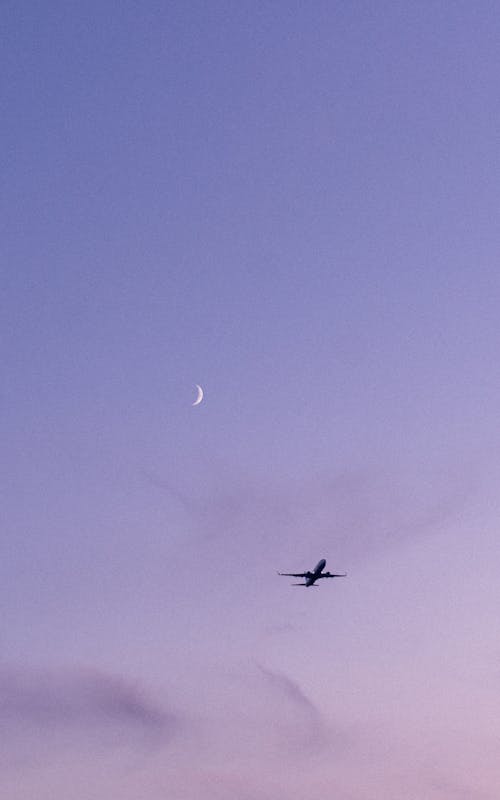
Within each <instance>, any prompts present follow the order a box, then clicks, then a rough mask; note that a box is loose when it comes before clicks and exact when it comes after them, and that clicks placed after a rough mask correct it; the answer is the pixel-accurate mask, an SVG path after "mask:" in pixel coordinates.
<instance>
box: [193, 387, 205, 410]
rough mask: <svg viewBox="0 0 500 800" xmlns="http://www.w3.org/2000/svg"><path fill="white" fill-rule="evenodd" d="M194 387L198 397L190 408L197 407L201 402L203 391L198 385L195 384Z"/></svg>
mask: <svg viewBox="0 0 500 800" xmlns="http://www.w3.org/2000/svg"><path fill="white" fill-rule="evenodd" d="M195 386H196V388H197V389H198V397H197V398H196V400H195V401H194V403H191V405H192V406H199V405H200V403H201V401H202V400H203V389H202V388H201V386H200V385H199V384H198V383H196V384H195Z"/></svg>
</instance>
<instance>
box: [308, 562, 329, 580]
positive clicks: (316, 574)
mask: <svg viewBox="0 0 500 800" xmlns="http://www.w3.org/2000/svg"><path fill="white" fill-rule="evenodd" d="M325 566H326V559H325V558H322V559H321V561H318V563H317V564H316V566H315V567H314V569H313V571H312V572H306V575H305V583H306V586H314V584H315V582H316V581H317V580H318V578H320V577H321V573H322V572H323V570H324V568H325Z"/></svg>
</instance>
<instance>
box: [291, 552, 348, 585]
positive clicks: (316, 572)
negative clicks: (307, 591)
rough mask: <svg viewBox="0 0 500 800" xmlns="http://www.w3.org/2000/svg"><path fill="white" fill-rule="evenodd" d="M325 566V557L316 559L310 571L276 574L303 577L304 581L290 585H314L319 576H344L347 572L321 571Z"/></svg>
mask: <svg viewBox="0 0 500 800" xmlns="http://www.w3.org/2000/svg"><path fill="white" fill-rule="evenodd" d="M325 567H326V559H325V558H322V559H321V561H318V563H317V564H316V566H315V567H314V569H313V571H312V572H278V575H288V577H289V578H304V579H305V583H292V584H291V586H314V585H315V583H316V581H318V580H319V579H320V578H345V577H346V575H347V572H344V573H342V574H340V573H334V572H323V570H324V568H325Z"/></svg>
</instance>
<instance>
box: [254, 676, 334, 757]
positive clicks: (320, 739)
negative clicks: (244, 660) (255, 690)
mask: <svg viewBox="0 0 500 800" xmlns="http://www.w3.org/2000/svg"><path fill="white" fill-rule="evenodd" d="M258 667H259V670H260V672H261V674H262V676H263V678H264V681H265V684H266V686H267V688H268V689H269V690H270V691H271V692H272V693H273V695H274V698H275V700H276V701H277V710H278V716H277V722H278V724H281V726H282V727H283V728H284V731H285V733H286V736H287V739H288V741H289V743H290V745H291V746H292V747H293V748H295V747H298V748H300V749H301V750H303V751H305V752H308V753H311V752H320V751H322V750H324V749H325V748H326V747H327V746H328V745H330V744H333V743H334V739H335V738H336V737H335V735H334V731H332V729H331V728H330V727H329V726H328V724H327V723H326V721H325V720H324V718H323V716H322V714H321V711H320V710H319V708H318V707H317V706H316V705H315V704H314V703H313V702H312V700H311V699H310V698H309V697H308V696H307V695H306V694H305V692H304V691H303V689H302V688H301V686H300V685H299V683H297V681H295V680H293V679H292V678H290V677H289V676H288V675H285V674H284V673H283V672H275V671H274V670H271V669H269V668H268V667H264V666H262V665H261V664H259V665H258ZM284 706H287V707H288V711H289V712H291V713H286V709H285V708H284ZM339 740H340V736H339Z"/></svg>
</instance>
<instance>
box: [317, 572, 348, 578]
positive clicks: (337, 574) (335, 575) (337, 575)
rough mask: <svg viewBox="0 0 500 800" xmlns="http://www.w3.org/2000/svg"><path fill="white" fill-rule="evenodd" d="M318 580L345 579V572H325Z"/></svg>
mask: <svg viewBox="0 0 500 800" xmlns="http://www.w3.org/2000/svg"><path fill="white" fill-rule="evenodd" d="M319 577H320V578H346V577H347V572H342V573H340V572H325V573H324V574H323V575H320V576H319Z"/></svg>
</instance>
